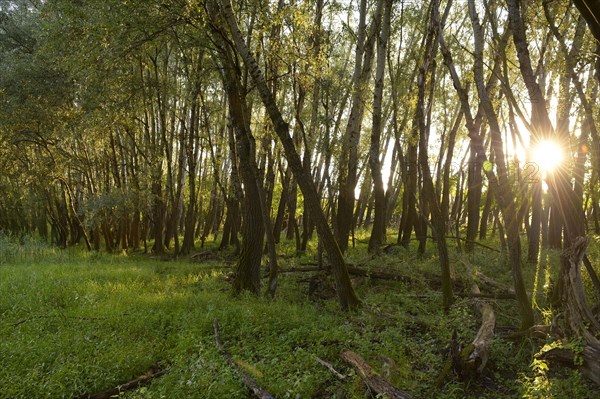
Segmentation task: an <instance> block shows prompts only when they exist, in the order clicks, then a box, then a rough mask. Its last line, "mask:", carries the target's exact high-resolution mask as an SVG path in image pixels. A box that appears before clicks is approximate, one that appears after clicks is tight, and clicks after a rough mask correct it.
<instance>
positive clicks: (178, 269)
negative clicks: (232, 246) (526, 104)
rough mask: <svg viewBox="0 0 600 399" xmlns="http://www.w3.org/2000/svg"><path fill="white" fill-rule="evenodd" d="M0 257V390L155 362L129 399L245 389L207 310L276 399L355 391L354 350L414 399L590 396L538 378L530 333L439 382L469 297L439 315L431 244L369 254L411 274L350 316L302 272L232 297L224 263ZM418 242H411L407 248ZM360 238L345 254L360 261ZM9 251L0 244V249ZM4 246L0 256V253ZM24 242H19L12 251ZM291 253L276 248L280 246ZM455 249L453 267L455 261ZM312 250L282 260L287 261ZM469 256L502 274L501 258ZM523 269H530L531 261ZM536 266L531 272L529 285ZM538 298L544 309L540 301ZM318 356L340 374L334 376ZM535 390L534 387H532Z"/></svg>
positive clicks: (467, 336) (363, 286) (93, 378)
mask: <svg viewBox="0 0 600 399" xmlns="http://www.w3.org/2000/svg"><path fill="white" fill-rule="evenodd" d="M24 244H25V245H19V246H17V247H16V249H15V248H13V247H11V249H10V251H11V254H12V255H10V256H8V255H6V253H5V252H6V251H5V252H4V254H5V255H4V258H3V259H4V261H3V262H2V263H0V321H1V323H0V398H7V399H9V398H10V399H12V398H15V399H16V398H75V397H78V396H80V395H83V394H86V393H95V392H99V391H103V390H106V389H109V388H112V387H114V386H116V385H118V384H120V383H123V382H126V381H129V380H131V379H133V378H136V377H137V376H139V375H141V374H142V373H144V372H145V371H147V370H148V369H150V368H151V367H153V366H156V365H159V366H160V367H169V369H170V371H169V373H167V374H166V375H164V376H163V377H161V378H159V379H156V380H155V381H154V382H153V383H152V384H151V385H149V386H148V387H145V388H142V389H139V390H137V391H134V392H130V393H127V394H123V395H122V396H123V397H126V398H137V399H141V398H246V397H248V391H247V389H246V388H245V387H244V385H243V384H242V383H241V382H240V379H239V378H238V377H237V376H236V375H235V373H234V372H233V371H232V370H231V369H230V368H229V366H228V365H227V364H226V362H225V360H224V359H223V357H222V356H221V354H220V353H219V351H218V349H217V348H216V346H215V342H214V335H213V329H212V320H213V319H217V320H218V322H219V325H220V329H221V337H222V339H223V341H224V345H225V347H226V348H227V349H228V350H229V352H230V353H231V354H232V356H233V358H234V359H235V360H236V361H238V362H239V363H240V364H243V365H244V369H245V370H246V372H247V373H249V374H250V375H252V376H253V377H254V378H256V379H257V381H258V382H259V384H260V385H261V386H263V387H264V388H266V389H267V390H269V391H270V392H271V393H273V394H274V395H275V396H276V397H278V398H311V397H315V398H334V397H339V395H340V394H341V393H344V394H345V395H346V397H347V398H364V397H366V396H365V388H364V386H363V385H362V384H361V382H360V378H359V377H358V376H356V375H355V373H354V372H353V371H352V370H350V369H349V368H348V367H347V366H346V365H345V364H343V363H342V361H341V360H339V354H340V352H341V351H342V350H345V349H350V350H354V351H356V352H357V353H359V354H361V355H362V356H363V357H364V358H365V359H366V360H367V361H368V362H369V363H371V364H372V365H373V366H374V367H375V368H376V369H377V370H378V372H379V373H380V374H381V375H382V376H383V377H384V378H386V379H388V380H390V381H391V382H392V383H394V384H395V385H397V386H398V387H401V388H402V389H403V390H405V391H407V392H409V393H410V394H411V395H413V397H415V398H426V397H432V398H517V397H540V398H542V397H552V398H594V397H598V391H595V390H594V388H593V387H590V386H589V385H588V384H587V382H586V381H585V380H584V379H583V378H582V377H581V376H580V375H579V373H578V372H576V371H570V370H561V371H560V373H557V374H550V373H549V374H548V375H544V377H545V379H540V378H538V377H540V376H539V373H538V371H536V370H533V369H532V368H531V367H530V363H531V361H532V356H533V354H534V353H535V352H536V351H537V350H538V349H539V348H538V347H537V346H536V345H535V344H534V343H532V342H530V341H526V342H524V343H513V342H511V341H508V340H505V339H502V338H500V337H496V338H495V339H494V341H493V344H492V354H491V359H490V362H489V364H488V367H487V369H486V371H485V373H484V375H483V377H481V378H477V379H473V380H470V381H459V380H458V379H457V378H456V376H454V375H453V374H450V376H449V377H448V378H447V379H446V382H445V384H444V385H443V386H442V387H441V388H439V389H436V388H435V387H434V381H435V379H436V378H437V376H438V374H439V372H440V370H441V369H442V367H443V365H444V362H445V361H446V358H447V353H448V347H449V343H450V340H451V336H452V332H453V331H456V332H457V336H458V339H459V341H460V342H461V343H462V344H468V343H469V342H470V340H472V339H473V336H474V334H475V332H476V329H477V323H478V322H477V315H476V314H475V312H474V310H473V306H472V304H471V302H470V301H469V300H467V299H459V300H457V302H456V304H455V305H454V306H453V307H452V309H451V311H450V313H449V314H448V315H444V314H443V313H442V312H441V311H440V308H441V295H440V293H439V292H437V291H434V290H430V289H429V288H428V285H427V282H426V281H425V279H424V277H422V274H421V273H420V270H430V271H435V272H438V270H437V263H436V262H437V261H436V255H435V253H436V252H435V248H434V247H433V245H431V244H429V245H428V250H427V252H426V254H425V256H424V257H423V258H422V259H417V258H416V257H415V254H416V250H415V248H411V249H409V250H405V249H401V248H398V249H394V251H393V253H392V254H389V255H383V256H382V257H381V258H377V259H374V260H371V261H370V262H369V264H368V265H367V267H378V266H385V267H388V268H395V269H397V270H398V271H401V272H402V273H403V274H409V275H412V276H414V277H415V281H414V282H413V283H411V284H405V283H391V282H381V281H374V280H370V279H362V280H361V281H358V280H356V281H355V283H356V284H357V289H358V293H359V296H360V297H361V299H362V300H363V302H364V306H363V307H362V308H361V309H360V310H359V311H357V312H354V313H350V314H346V313H342V312H340V311H339V310H338V307H337V304H336V302H335V300H328V301H316V302H315V301H310V300H309V299H308V298H307V287H308V284H307V282H306V281H305V280H306V279H307V278H308V275H306V273H304V274H299V273H296V274H283V275H281V278H280V287H279V290H278V293H277V298H276V299H275V300H267V299H264V298H256V297H254V296H251V295H242V296H240V297H237V298H233V297H232V296H231V295H230V283H229V282H227V281H226V279H225V278H224V274H225V273H227V272H228V270H227V269H222V268H219V269H217V268H215V266H222V263H219V262H217V263H215V262H210V263H205V264H198V263H190V262H188V261H184V260H180V261H168V262H167V261H161V260H159V259H153V258H150V257H148V256H142V255H130V256H124V255H106V254H93V253H92V254H89V253H81V252H79V250H77V249H71V250H68V251H57V250H54V249H52V248H48V247H44V246H40V248H38V249H36V251H33V252H31V251H30V252H28V251H27V250H26V247H27V243H24ZM415 245H416V244H415ZM364 246H365V244H360V243H359V245H358V246H357V248H355V249H353V250H352V251H351V252H350V255H349V256H350V260H351V261H352V262H354V263H359V262H360V261H361V260H364V259H366V258H367V256H366V252H365V250H364ZM2 248H6V246H4V247H2ZM2 248H0V255H1V254H2V253H3V252H2V250H3V249H2ZM19 248H20V249H19ZM288 249H289V251H290V252H292V251H293V245H288V244H286V245H285V246H283V250H285V251H287V250H288ZM456 256H457V255H454V256H453V259H454V262H453V265H454V268H455V272H456V273H460V272H461V269H460V266H459V265H458V263H457V262H456ZM307 258H310V257H309V256H308V255H303V256H302V257H301V258H299V259H296V258H291V259H281V260H280V263H281V265H282V267H288V266H291V265H294V264H296V263H298V262H299V260H302V261H305V260H306V259H307ZM492 259H494V258H493V257H492V256H490V254H489V253H484V252H477V253H476V254H475V255H474V258H473V259H472V261H473V263H475V264H476V265H479V266H481V268H482V270H484V271H485V272H486V273H488V274H490V275H491V276H493V277H494V278H497V279H498V280H500V281H506V280H507V281H508V283H510V274H509V272H508V271H507V270H506V268H505V267H504V265H503V263H502V261H501V260H493V261H492ZM531 269H532V270H536V269H535V267H534V266H533V265H532V266H531ZM534 274H535V273H534V272H532V271H528V272H527V275H528V279H529V281H531V282H533V278H534ZM541 306H543V305H541ZM495 308H496V310H497V313H498V325H500V326H507V325H511V324H512V325H516V324H517V322H518V320H517V319H515V307H514V303H511V302H510V301H497V302H496V303H495ZM316 356H319V357H321V358H323V359H326V360H328V361H330V362H331V363H333V365H334V366H335V367H336V368H337V369H338V370H339V371H341V372H343V373H345V374H349V375H350V378H348V379H346V381H343V382H342V381H339V380H337V379H336V378H335V377H334V376H333V375H332V374H331V373H330V372H329V371H328V370H327V369H326V368H324V367H323V366H321V365H319V364H318V363H317V362H316V360H315V357H316ZM536 395H538V396H536Z"/></svg>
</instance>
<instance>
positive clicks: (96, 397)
mask: <svg viewBox="0 0 600 399" xmlns="http://www.w3.org/2000/svg"><path fill="white" fill-rule="evenodd" d="M168 372H169V369H168V368H165V369H158V368H156V367H154V368H151V369H150V370H148V371H147V372H146V373H144V375H142V376H141V377H138V378H136V379H134V380H132V381H129V382H126V383H124V384H121V385H119V386H116V387H114V388H111V389H107V390H106V391H102V392H98V393H94V394H85V395H82V396H80V397H79V398H80V399H110V398H112V397H115V396H119V394H120V393H122V392H127V391H133V390H134V389H138V388H141V387H144V386H146V385H148V384H150V382H152V380H155V379H157V378H159V377H162V376H163V375H165V374H167V373H168Z"/></svg>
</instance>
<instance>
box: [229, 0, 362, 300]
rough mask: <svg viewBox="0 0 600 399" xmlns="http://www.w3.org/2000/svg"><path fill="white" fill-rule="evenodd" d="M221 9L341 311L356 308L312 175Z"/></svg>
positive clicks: (257, 69)
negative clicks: (311, 223) (307, 215)
mask: <svg viewBox="0 0 600 399" xmlns="http://www.w3.org/2000/svg"><path fill="white" fill-rule="evenodd" d="M220 6H221V12H222V13H223V15H224V17H225V21H226V23H227V25H228V27H229V30H230V32H231V36H232V39H233V43H234V44H235V47H236V49H237V51H238V53H239V54H240V55H241V57H242V59H243V60H244V62H245V64H246V66H247V68H248V71H249V73H250V75H251V76H252V79H253V81H254V83H255V84H256V86H257V89H258V92H259V94H260V96H261V99H262V101H263V104H264V106H265V108H266V109H267V113H268V115H269V117H270V119H271V121H272V123H273V127H274V129H275V132H276V133H277V136H278V137H279V139H280V140H281V143H282V145H283V148H284V151H285V154H286V158H287V160H288V163H289V166H290V168H291V169H292V172H293V173H294V175H295V177H296V179H297V180H298V185H299V186H300V189H301V190H302V194H303V195H304V200H305V201H307V202H308V203H309V205H310V212H311V215H313V216H314V218H315V224H316V228H317V232H318V234H319V237H320V239H321V241H322V243H323V247H324V249H325V251H326V252H327V254H328V255H329V261H330V263H331V271H332V274H333V278H334V281H335V284H336V291H337V294H338V299H339V302H340V306H341V308H342V309H344V310H346V309H353V308H356V307H357V306H359V305H360V301H359V299H358V297H357V296H356V294H355V292H354V289H353V288H352V284H351V283H350V277H349V275H348V269H347V266H346V263H345V262H344V258H343V257H342V253H341V251H340V248H339V247H338V245H337V242H336V241H335V239H334V237H333V234H332V232H331V229H330V228H329V226H328V225H327V219H326V218H325V215H324V214H323V210H322V209H321V204H320V201H319V197H318V194H317V191H316V188H315V186H314V182H313V181H312V178H311V176H310V175H309V174H307V173H306V171H305V170H304V168H303V165H302V161H301V160H300V157H299V155H298V153H297V152H296V148H295V145H294V142H293V140H292V138H291V137H290V133H289V125H288V124H287V122H285V121H284V120H283V117H282V115H281V112H280V111H279V108H278V106H277V104H276V103H275V101H274V99H273V96H272V94H271V92H270V91H269V89H268V86H267V84H266V82H265V79H264V75H263V73H262V71H261V69H260V67H259V66H258V64H257V62H256V59H255V58H254V56H253V55H252V54H251V53H250V51H249V49H248V47H247V45H246V44H245V43H244V41H243V40H242V35H241V32H240V31H239V28H238V26H237V22H236V20H235V17H234V15H233V9H232V6H231V2H230V0H221V1H220Z"/></svg>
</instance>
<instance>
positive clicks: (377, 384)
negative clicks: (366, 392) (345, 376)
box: [340, 351, 412, 399]
mask: <svg viewBox="0 0 600 399" xmlns="http://www.w3.org/2000/svg"><path fill="white" fill-rule="evenodd" d="M340 357H341V358H342V359H343V360H344V361H346V362H347V363H348V364H350V365H351V366H352V367H354V369H356V371H357V372H358V374H359V375H360V376H361V378H362V379H363V381H364V382H365V384H367V386H368V387H369V389H371V390H372V391H374V392H375V393H377V394H380V395H383V396H384V397H386V398H389V399H412V398H411V396H410V395H408V394H407V393H405V392H403V391H401V390H400V389H398V388H396V387H395V386H393V385H392V384H390V383H389V382H388V381H386V380H384V379H383V378H381V377H380V376H379V375H378V374H377V373H376V372H375V370H373V368H372V367H371V366H370V365H369V364H368V363H367V362H366V361H365V359H363V358H362V357H361V356H360V355H359V354H357V353H355V352H352V351H345V352H342V354H341V355H340Z"/></svg>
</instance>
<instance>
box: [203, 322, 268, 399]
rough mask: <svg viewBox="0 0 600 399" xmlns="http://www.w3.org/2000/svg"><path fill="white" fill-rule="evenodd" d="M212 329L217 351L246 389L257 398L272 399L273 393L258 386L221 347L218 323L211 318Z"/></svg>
mask: <svg viewBox="0 0 600 399" xmlns="http://www.w3.org/2000/svg"><path fill="white" fill-rule="evenodd" d="M213 329H214V330H215V342H216V343H217V347H218V348H219V351H220V352H221V354H222V355H223V357H224V358H225V360H226V361H227V364H228V365H229V367H231V368H232V369H234V370H235V371H236V372H237V373H238V375H239V376H240V378H241V380H242V382H243V383H244V385H246V386H247V387H248V389H250V391H252V393H253V394H254V396H256V397H257V398H259V399H274V398H275V397H274V396H273V395H271V394H270V393H269V392H267V391H265V390H264V389H262V388H261V387H259V386H258V383H257V382H256V380H255V379H254V378H252V377H250V376H249V375H248V374H246V373H245V372H244V371H243V370H242V369H241V368H240V366H239V365H238V364H237V363H236V362H234V361H233V358H232V357H231V355H230V354H229V352H228V351H227V350H226V349H225V348H224V347H223V342H222V341H221V334H219V324H218V323H217V320H213Z"/></svg>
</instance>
